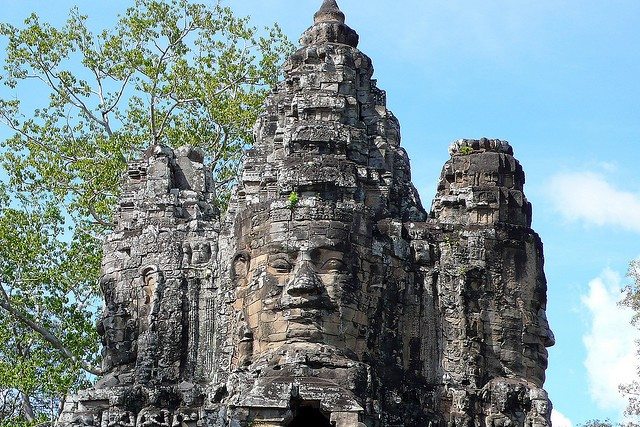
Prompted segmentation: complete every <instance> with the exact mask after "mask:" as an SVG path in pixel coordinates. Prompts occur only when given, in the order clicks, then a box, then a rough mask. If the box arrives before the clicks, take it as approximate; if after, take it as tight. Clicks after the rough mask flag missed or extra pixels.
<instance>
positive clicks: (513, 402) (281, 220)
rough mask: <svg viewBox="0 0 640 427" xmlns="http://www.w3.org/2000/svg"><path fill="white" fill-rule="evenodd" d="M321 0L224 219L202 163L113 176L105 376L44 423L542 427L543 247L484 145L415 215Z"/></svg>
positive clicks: (500, 149)
mask: <svg viewBox="0 0 640 427" xmlns="http://www.w3.org/2000/svg"><path fill="white" fill-rule="evenodd" d="M357 45H358V35H357V34H356V32H355V31H354V30H352V29H351V28H349V27H348V26H347V25H345V17H344V14H343V13H342V12H341V11H340V10H339V8H338V6H337V4H336V2H335V1H333V0H325V1H324V3H323V5H322V7H321V8H320V10H319V11H318V12H317V13H316V14H315V17H314V25H313V26H312V27H311V28H309V29H308V30H307V31H306V32H305V33H304V34H303V36H302V39H301V47H300V49H299V50H298V51H297V52H296V53H294V54H293V55H292V56H291V57H290V58H289V60H288V61H287V62H286V63H285V65H284V72H285V79H284V81H282V82H280V83H279V84H278V85H277V87H276V88H274V91H273V93H272V94H271V95H270V96H269V98H268V99H267V101H266V104H265V107H264V111H263V113H262V115H261V116H260V118H259V119H258V122H257V123H256V126H255V138H256V140H255V145H254V146H253V148H252V149H251V150H250V151H249V152H248V153H247V159H246V161H245V164H244V168H243V174H242V178H241V182H240V184H239V185H238V188H237V190H236V192H235V195H234V197H233V198H232V200H231V204H230V207H229V210H228V212H226V214H225V215H224V216H223V217H222V219H220V215H219V213H218V212H217V210H216V208H215V207H214V205H213V200H214V198H215V197H214V196H215V195H214V190H213V184H212V182H211V177H210V172H209V170H208V169H207V167H206V166H205V165H204V160H203V158H204V155H203V153H202V152H200V151H198V150H195V149H190V148H180V149H177V150H171V149H169V148H167V147H163V146H153V147H150V148H149V149H148V150H147V152H146V153H145V155H144V156H143V158H142V160H140V161H138V162H134V163H132V164H131V165H130V166H129V171H128V175H127V177H126V180H125V181H126V182H125V184H124V191H123V196H122V200H121V202H120V206H119V210H118V213H117V218H116V220H117V227H116V229H115V230H114V232H113V234H112V235H111V236H109V238H108V239H107V241H106V242H105V247H104V261H103V275H102V283H101V284H102V289H103V292H104V297H105V307H104V312H103V315H102V319H101V321H100V324H99V326H98V327H99V332H100V334H101V336H102V339H103V345H104V366H103V367H104V370H105V372H106V374H105V375H104V376H103V377H102V378H101V379H100V380H99V382H98V383H97V384H96V386H95V387H94V388H92V389H89V390H85V391H82V392H80V393H79V394H78V395H76V396H71V397H69V399H68V401H67V403H66V406H65V410H64V412H63V414H62V416H61V418H60V420H59V423H58V425H59V426H60V427H71V426H73V427H79V426H96V427H97V426H100V427H240V426H242V427H246V426H273V427H275V426H283V427H284V426H288V427H295V426H302V425H304V426H306V427H313V426H337V427H356V426H361V427H362V426H368V427H391V426H397V427H400V426H404V427H422V426H424V427H445V426H446V427H512V426H513V427H524V426H527V427H546V426H550V425H551V423H550V412H551V404H550V402H549V400H548V397H547V394H546V392H545V391H544V390H543V389H542V386H543V383H544V372H545V369H546V367H547V351H546V347H549V346H551V345H553V343H554V338H553V335H552V333H551V331H550V330H549V326H548V323H547V320H546V315H545V308H546V280H545V276H544V272H543V253H542V243H541V241H540V238H539V237H538V235H537V234H536V233H535V232H534V231H533V230H532V229H531V205H530V204H529V202H527V200H526V198H525V196H524V193H523V185H524V172H523V170H522V167H521V166H520V164H519V163H518V161H517V160H516V159H515V158H514V157H513V150H512V148H511V146H510V145H509V144H508V143H507V142H504V141H499V140H489V139H481V140H460V141H456V142H455V143H454V144H453V145H452V146H451V147H450V154H451V159H450V160H449V161H448V162H447V163H446V164H445V166H444V168H443V171H442V176H441V179H440V183H439V186H438V191H437V194H436V197H435V199H434V201H433V204H432V207H431V210H430V212H427V211H426V210H425V209H424V208H423V206H422V204H421V202H420V199H419V197H418V194H417V191H416V190H415V188H414V187H413V185H412V184H411V176H410V168H409V160H408V156H407V154H406V152H405V151H404V149H403V148H402V147H401V146H400V128H399V124H398V121H397V120H396V118H395V117H394V116H393V114H392V113H391V112H390V111H389V110H387V108H386V97H385V93H384V91H382V90H380V89H378V88H377V86H376V81H375V80H374V79H373V78H372V76H373V67H372V63H371V60H370V59H369V58H368V57H367V56H366V55H365V54H363V53H362V52H360V51H359V50H358V49H357Z"/></svg>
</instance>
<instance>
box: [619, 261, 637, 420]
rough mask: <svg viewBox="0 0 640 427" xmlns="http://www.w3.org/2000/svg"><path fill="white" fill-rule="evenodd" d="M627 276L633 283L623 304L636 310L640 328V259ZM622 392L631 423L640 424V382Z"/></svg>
mask: <svg viewBox="0 0 640 427" xmlns="http://www.w3.org/2000/svg"><path fill="white" fill-rule="evenodd" d="M627 276H628V277H629V278H630V279H631V283H630V284H629V285H628V286H627V287H626V289H625V297H624V299H623V300H622V305H624V306H627V307H629V308H631V309H632V310H633V311H634V316H633V320H632V323H633V325H634V326H635V327H638V328H640V260H638V259H636V260H634V261H632V262H631V264H629V271H628V273H627ZM636 354H637V356H638V357H639V358H640V343H636ZM638 369H639V372H638V376H639V377H640V363H638ZM620 390H621V391H622V393H623V394H624V395H625V396H627V398H628V399H629V404H628V406H627V409H626V411H625V415H626V416H627V417H629V418H630V420H632V421H630V424H631V425H637V424H640V423H639V422H638V420H639V419H640V418H639V417H640V382H639V381H638V380H636V381H633V382H632V383H630V384H626V385H623V386H621V387H620Z"/></svg>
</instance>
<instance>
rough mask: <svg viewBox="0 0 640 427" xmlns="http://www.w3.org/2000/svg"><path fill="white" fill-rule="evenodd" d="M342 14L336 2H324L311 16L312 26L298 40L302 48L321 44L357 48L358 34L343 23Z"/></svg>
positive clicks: (326, 0)
mask: <svg viewBox="0 0 640 427" xmlns="http://www.w3.org/2000/svg"><path fill="white" fill-rule="evenodd" d="M344 22H345V17H344V13H342V11H341V10H340V8H339V7H338V3H336V0H324V1H323V3H322V6H320V9H319V10H318V11H317V12H316V13H315V14H314V15H313V25H312V26H311V28H309V29H308V30H307V31H305V32H304V34H303V35H302V38H301V39H300V44H301V45H302V46H309V45H311V44H322V43H339V44H346V45H348V46H351V47H358V39H359V37H358V34H357V33H356V32H355V31H354V30H353V29H351V28H349V26H348V25H346V24H345V23H344Z"/></svg>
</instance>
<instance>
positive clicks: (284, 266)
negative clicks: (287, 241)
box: [269, 258, 292, 273]
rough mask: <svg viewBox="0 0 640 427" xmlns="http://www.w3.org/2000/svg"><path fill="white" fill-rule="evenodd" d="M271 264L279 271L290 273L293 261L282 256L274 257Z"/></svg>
mask: <svg viewBox="0 0 640 427" xmlns="http://www.w3.org/2000/svg"><path fill="white" fill-rule="evenodd" d="M269 266H270V267H271V268H273V269H274V270H276V271H277V272H278V273H289V272H290V271H291V268H292V265H291V263H290V262H289V261H287V260H286V259H282V258H279V259H274V260H273V261H271V263H270V264H269Z"/></svg>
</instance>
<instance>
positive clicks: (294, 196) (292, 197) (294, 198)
mask: <svg viewBox="0 0 640 427" xmlns="http://www.w3.org/2000/svg"><path fill="white" fill-rule="evenodd" d="M299 201H300V197H299V196H298V193H296V192H295V191H292V192H291V193H289V198H288V199H287V202H288V203H289V209H291V210H293V209H295V208H296V206H298V202H299Z"/></svg>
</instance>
